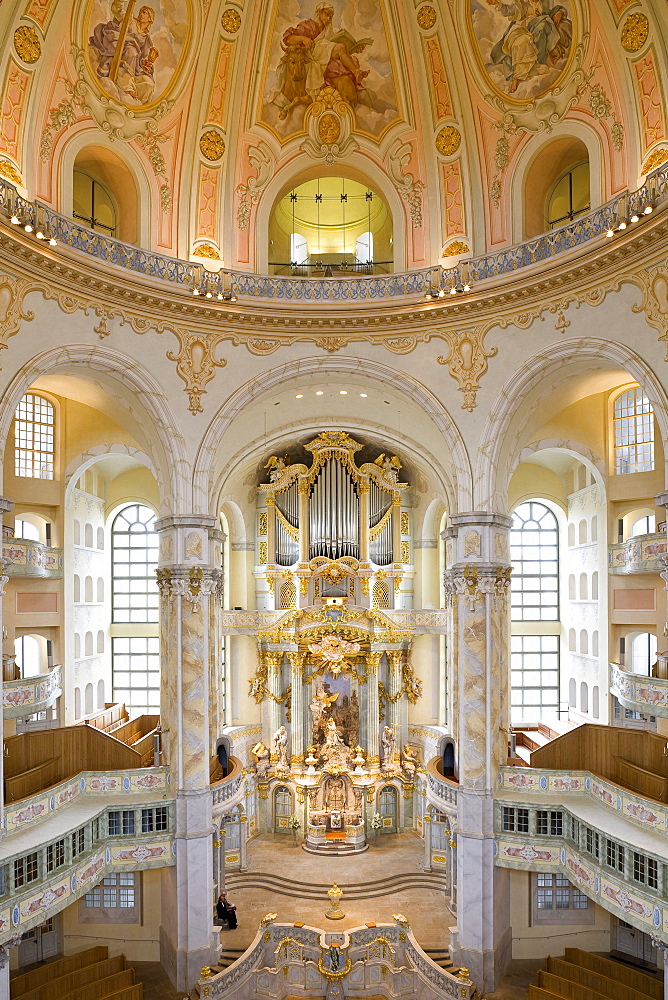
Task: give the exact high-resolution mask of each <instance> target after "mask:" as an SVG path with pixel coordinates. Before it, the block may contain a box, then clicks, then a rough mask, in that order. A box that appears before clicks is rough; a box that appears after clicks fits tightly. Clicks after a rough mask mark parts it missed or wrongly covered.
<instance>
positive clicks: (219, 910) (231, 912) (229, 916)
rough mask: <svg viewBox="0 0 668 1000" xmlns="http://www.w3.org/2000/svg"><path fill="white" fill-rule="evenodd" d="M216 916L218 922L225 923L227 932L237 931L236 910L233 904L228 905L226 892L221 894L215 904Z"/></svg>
mask: <svg viewBox="0 0 668 1000" xmlns="http://www.w3.org/2000/svg"><path fill="white" fill-rule="evenodd" d="M216 915H217V917H218V920H221V921H224V922H225V923H227V926H228V928H229V930H231V931H235V930H236V929H237V908H236V906H235V905H234V903H230V901H229V900H228V898H227V893H226V892H221V894H220V896H219V897H218V902H217V903H216Z"/></svg>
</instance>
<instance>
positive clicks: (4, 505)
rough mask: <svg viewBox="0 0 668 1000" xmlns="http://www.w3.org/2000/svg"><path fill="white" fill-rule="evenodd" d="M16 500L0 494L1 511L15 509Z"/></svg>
mask: <svg viewBox="0 0 668 1000" xmlns="http://www.w3.org/2000/svg"><path fill="white" fill-rule="evenodd" d="M13 508H14V501H13V500H10V499H9V497H3V496H0V513H2V514H4V513H6V512H7V511H8V510H13Z"/></svg>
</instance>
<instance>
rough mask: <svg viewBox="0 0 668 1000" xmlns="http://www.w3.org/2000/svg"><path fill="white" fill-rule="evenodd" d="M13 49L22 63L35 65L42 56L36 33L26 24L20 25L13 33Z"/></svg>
mask: <svg viewBox="0 0 668 1000" xmlns="http://www.w3.org/2000/svg"><path fill="white" fill-rule="evenodd" d="M14 48H15V49H16V54H17V55H18V57H19V59H22V60H23V62H24V63H36V62H37V60H38V59H39V57H40V56H41V54H42V46H41V45H40V41H39V38H38V35H37V32H36V31H35V29H34V28H31V27H29V26H28V25H27V24H22V25H21V26H20V27H19V28H17V29H16V31H15V32H14Z"/></svg>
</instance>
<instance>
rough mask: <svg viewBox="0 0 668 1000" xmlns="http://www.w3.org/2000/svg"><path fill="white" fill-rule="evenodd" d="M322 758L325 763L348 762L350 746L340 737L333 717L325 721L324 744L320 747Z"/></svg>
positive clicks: (346, 763)
mask: <svg viewBox="0 0 668 1000" xmlns="http://www.w3.org/2000/svg"><path fill="white" fill-rule="evenodd" d="M322 756H323V760H324V761H325V763H327V764H345V765H346V766H348V764H349V762H350V757H351V753H350V748H349V747H347V746H346V744H345V743H344V742H343V740H342V739H341V735H340V733H339V730H338V729H337V727H336V723H335V721H334V719H328V720H327V722H326V723H325V744H324V746H323V748H322Z"/></svg>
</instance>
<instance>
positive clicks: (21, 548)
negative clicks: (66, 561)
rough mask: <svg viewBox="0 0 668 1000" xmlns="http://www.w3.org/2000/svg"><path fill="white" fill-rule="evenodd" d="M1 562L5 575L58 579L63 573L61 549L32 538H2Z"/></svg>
mask: <svg viewBox="0 0 668 1000" xmlns="http://www.w3.org/2000/svg"><path fill="white" fill-rule="evenodd" d="M2 563H3V566H4V571H5V572H6V574H7V576H41V577H47V578H49V579H51V580H58V579H60V577H61V576H62V575H63V550H62V549H54V548H52V547H51V546H50V545H44V543H43V542H37V541H35V540H34V539H32V538H3V539H2Z"/></svg>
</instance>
